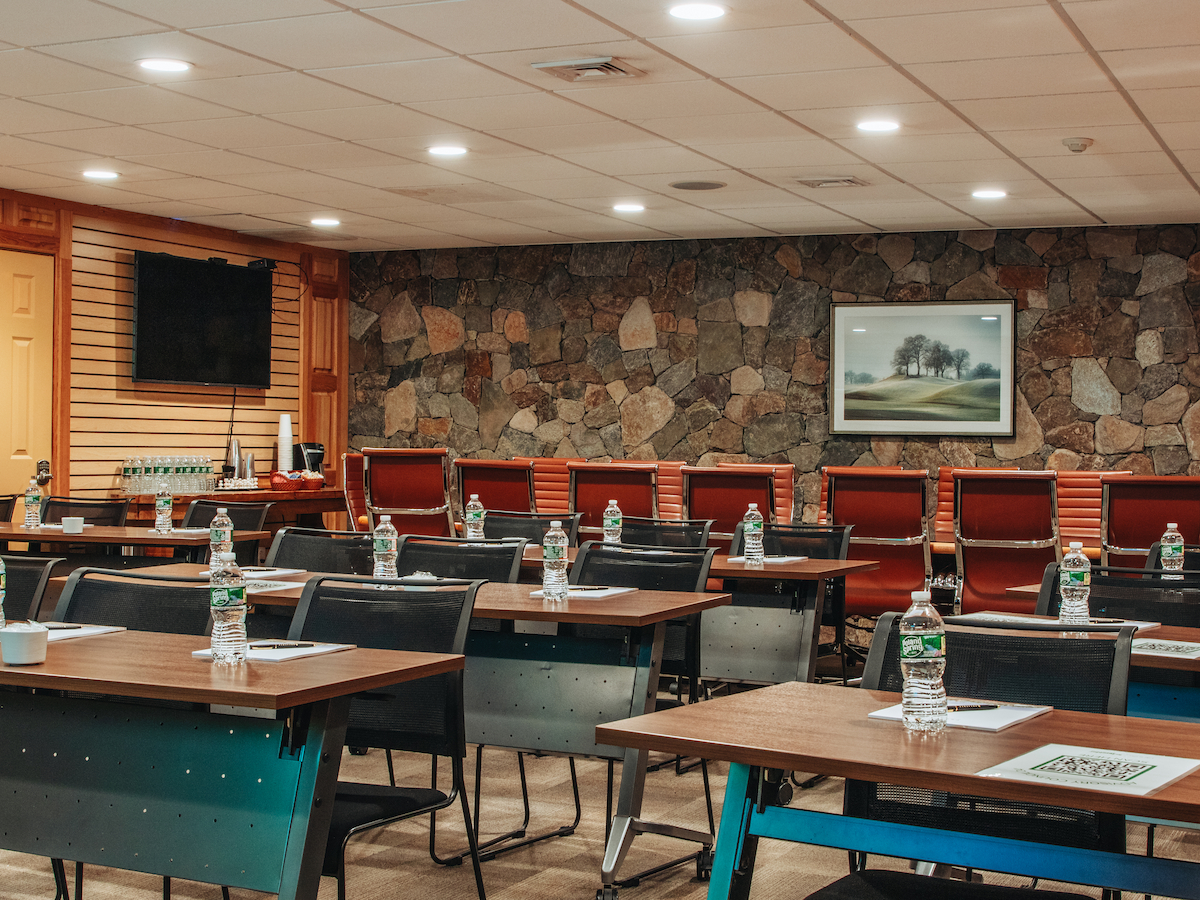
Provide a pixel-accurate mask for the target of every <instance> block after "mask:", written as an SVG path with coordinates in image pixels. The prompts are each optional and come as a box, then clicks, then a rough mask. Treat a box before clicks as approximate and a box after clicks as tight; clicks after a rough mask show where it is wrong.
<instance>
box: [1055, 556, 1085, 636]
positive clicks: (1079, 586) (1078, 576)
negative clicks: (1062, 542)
mask: <svg viewBox="0 0 1200 900" xmlns="http://www.w3.org/2000/svg"><path fill="white" fill-rule="evenodd" d="M1091 592H1092V564H1091V563H1090V562H1089V561H1088V558H1087V557H1086V556H1084V555H1083V544H1082V543H1081V542H1080V541H1071V545H1070V547H1069V549H1068V550H1067V552H1066V553H1065V554H1063V559H1062V563H1061V564H1060V565H1059V567H1058V596H1059V601H1058V621H1059V622H1061V623H1062V624H1063V625H1087V624H1088V623H1089V622H1090V621H1091V618H1092V614H1091V610H1090V609H1089V607H1088V595H1089V594H1090V593H1091Z"/></svg>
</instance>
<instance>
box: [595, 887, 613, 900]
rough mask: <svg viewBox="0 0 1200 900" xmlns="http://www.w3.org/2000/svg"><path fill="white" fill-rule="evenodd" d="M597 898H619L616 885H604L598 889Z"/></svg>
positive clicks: (602, 899) (597, 899) (599, 899)
mask: <svg viewBox="0 0 1200 900" xmlns="http://www.w3.org/2000/svg"><path fill="white" fill-rule="evenodd" d="M596 900H617V889H616V887H602V888H600V890H598V891H596Z"/></svg>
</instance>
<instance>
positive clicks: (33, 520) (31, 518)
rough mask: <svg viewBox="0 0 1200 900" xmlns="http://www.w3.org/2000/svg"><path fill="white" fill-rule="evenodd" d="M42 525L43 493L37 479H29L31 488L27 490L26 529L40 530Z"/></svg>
mask: <svg viewBox="0 0 1200 900" xmlns="http://www.w3.org/2000/svg"><path fill="white" fill-rule="evenodd" d="M41 524H42V491H41V488H39V487H38V483H37V479H36V478H30V479H29V487H27V488H25V522H24V525H25V527H26V528H40V527H41Z"/></svg>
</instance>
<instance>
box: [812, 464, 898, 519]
mask: <svg viewBox="0 0 1200 900" xmlns="http://www.w3.org/2000/svg"><path fill="white" fill-rule="evenodd" d="M851 468H852V469H854V471H855V472H863V473H867V472H900V471H903V469H902V467H901V466H822V467H821V504H820V506H818V507H817V522H818V523H819V524H821V525H828V524H830V523H832V522H833V520H832V519H831V518H829V476H828V475H826V474H825V473H826V472H827V471H828V470H829V469H836V470H837V471H839V472H841V471H843V470H845V469H851Z"/></svg>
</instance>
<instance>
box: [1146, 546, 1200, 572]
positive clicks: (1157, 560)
mask: <svg viewBox="0 0 1200 900" xmlns="http://www.w3.org/2000/svg"><path fill="white" fill-rule="evenodd" d="M1161 543H1162V542H1161V541H1155V542H1154V543H1153V544H1151V545H1150V556H1149V558H1148V559H1147V560H1146V568H1147V569H1161V568H1162V547H1161V546H1160V544H1161ZM1183 568H1184V569H1186V570H1189V571H1193V572H1197V574H1200V547H1198V546H1196V545H1195V544H1184V546H1183Z"/></svg>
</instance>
